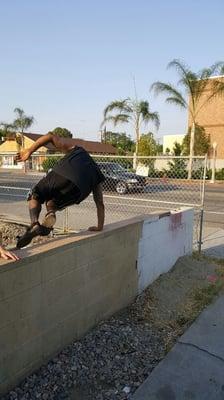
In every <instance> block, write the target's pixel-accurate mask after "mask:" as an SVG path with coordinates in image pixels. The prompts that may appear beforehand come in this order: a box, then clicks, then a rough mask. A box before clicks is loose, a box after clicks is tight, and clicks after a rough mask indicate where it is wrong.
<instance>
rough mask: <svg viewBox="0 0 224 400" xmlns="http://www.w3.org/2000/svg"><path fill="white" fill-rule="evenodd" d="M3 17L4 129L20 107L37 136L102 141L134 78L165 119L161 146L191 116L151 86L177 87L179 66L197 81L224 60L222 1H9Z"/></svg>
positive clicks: (0, 83)
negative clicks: (57, 131)
mask: <svg viewBox="0 0 224 400" xmlns="http://www.w3.org/2000/svg"><path fill="white" fill-rule="evenodd" d="M0 10H1V23H0V51H1V61H0V121H7V122H10V121H12V119H13V118H14V114H13V109H14V108H15V107H22V108H23V109H24V110H25V112H26V113H27V114H30V115H33V116H34V117H35V120H36V122H35V125H34V126H33V127H32V128H31V131H32V132H37V133H45V132H47V131H49V130H50V129H53V128H55V127H56V126H62V127H67V128H68V129H70V130H71V131H72V132H73V133H74V135H75V136H78V137H82V138H84V139H93V140H94V139H99V125H100V122H101V121H102V113H103V109H104V107H105V106H106V105H107V104H108V103H109V102H110V101H111V100H114V99H121V98H126V97H128V96H132V97H133V96H134V85H133V76H135V81H136V88H137V93H138V97H139V98H141V99H146V100H148V101H149V103H150V107H151V110H152V111H158V112H159V115H160V119H161V125H160V129H159V131H158V133H157V134H156V135H157V137H161V136H162V135H164V134H180V133H185V131H186V124H187V115H186V113H185V112H183V111H179V110H178V109H176V108H175V107H174V106H170V105H166V104H165V103H164V98H162V97H160V98H154V96H153V95H152V94H151V93H150V92H149V87H150V85H151V84H152V83H153V82H154V81H156V80H161V81H166V82H175V81H176V73H175V72H174V71H172V70H167V69H166V66H167V64H168V62H169V61H171V60H172V59H173V58H178V59H181V60H184V61H185V62H186V63H187V64H188V65H190V67H191V68H192V69H193V70H195V71H198V70H200V69H201V68H203V67H206V66H209V65H211V64H212V63H214V62H215V61H220V60H224V52H223V45H222V40H223V37H224V24H223V15H224V1H223V0H213V1H210V0H188V1H185V0H183V1H180V0H157V1H152V0H138V1H137V0H136V1H131V0H129V1H128V0H123V1H121V0H119V1H118V0H114V1H112V2H109V1H108V2H107V1H105V0H104V1H103V0H94V1H93V0H87V1H85V2H84V1H79V0H60V1H59V0H38V1H34V0H7V1H6V0H5V1H4V0H3V1H1V8H0ZM108 128H109V126H108ZM149 128H150V129H151V130H152V131H153V130H154V129H153V127H152V126H151V127H149ZM116 130H118V129H116ZM119 130H120V131H122V130H123V131H124V130H126V131H127V132H128V133H130V134H131V129H130V128H128V127H125V126H123V127H121V128H119ZM154 131H155V130H154Z"/></svg>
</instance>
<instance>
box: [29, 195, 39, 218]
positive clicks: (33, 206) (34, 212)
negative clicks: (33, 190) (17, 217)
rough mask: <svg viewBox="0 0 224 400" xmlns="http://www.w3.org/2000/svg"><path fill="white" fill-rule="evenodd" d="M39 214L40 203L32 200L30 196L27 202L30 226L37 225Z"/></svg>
mask: <svg viewBox="0 0 224 400" xmlns="http://www.w3.org/2000/svg"><path fill="white" fill-rule="evenodd" d="M40 212H41V203H40V202H39V201H38V200H37V199H34V198H33V196H32V197H31V199H30V200H29V213H30V221H31V224H32V225H33V224H35V223H38V220H39V215H40Z"/></svg>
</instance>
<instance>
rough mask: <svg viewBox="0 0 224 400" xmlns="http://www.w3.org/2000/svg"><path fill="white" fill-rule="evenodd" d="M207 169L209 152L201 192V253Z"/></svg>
mask: <svg viewBox="0 0 224 400" xmlns="http://www.w3.org/2000/svg"><path fill="white" fill-rule="evenodd" d="M206 171H207V154H206V155H205V166H204V174H203V182H202V193H201V210H200V224H199V240H198V252H199V254H201V246H202V244H203V242H202V234H203V222H204V202H205V180H206Z"/></svg>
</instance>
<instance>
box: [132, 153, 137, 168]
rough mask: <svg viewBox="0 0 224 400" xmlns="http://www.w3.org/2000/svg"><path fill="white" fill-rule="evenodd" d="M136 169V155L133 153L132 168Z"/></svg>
mask: <svg viewBox="0 0 224 400" xmlns="http://www.w3.org/2000/svg"><path fill="white" fill-rule="evenodd" d="M136 169H137V155H136V153H134V154H133V170H134V171H136Z"/></svg>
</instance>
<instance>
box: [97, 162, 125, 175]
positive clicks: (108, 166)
mask: <svg viewBox="0 0 224 400" xmlns="http://www.w3.org/2000/svg"><path fill="white" fill-rule="evenodd" d="M99 167H100V168H101V169H102V170H104V171H107V172H115V173H116V172H125V171H126V170H125V169H124V168H123V167H122V166H121V165H120V164H117V163H105V164H103V163H102V164H100V163H99Z"/></svg>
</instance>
